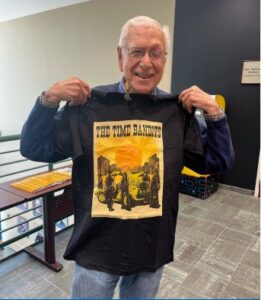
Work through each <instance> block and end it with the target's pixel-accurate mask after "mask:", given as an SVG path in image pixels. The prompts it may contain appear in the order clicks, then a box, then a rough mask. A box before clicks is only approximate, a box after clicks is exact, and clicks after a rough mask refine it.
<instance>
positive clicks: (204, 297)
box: [181, 267, 229, 299]
mask: <svg viewBox="0 0 261 300" xmlns="http://www.w3.org/2000/svg"><path fill="white" fill-rule="evenodd" d="M195 268H196V267H195ZM195 268H194V269H195ZM197 269H199V268H197ZM201 271H203V272H204V273H207V274H213V275H214V276H215V277H217V279H220V280H222V281H223V282H226V283H227V284H228V282H229V281H228V280H225V279H223V278H220V277H218V276H217V275H216V274H214V273H212V272H209V271H205V270H201ZM226 286H227V285H226ZM181 288H182V289H184V290H187V291H189V292H191V293H193V294H194V293H195V292H194V291H192V290H190V289H189V288H184V287H183V283H182V284H181ZM224 291H225V288H222V292H221V294H223V292H224ZM197 294H198V295H199V296H200V297H202V298H203V299H214V298H206V295H204V294H201V293H197ZM219 298H220V297H218V298H217V299H219Z"/></svg>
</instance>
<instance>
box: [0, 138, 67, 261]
mask: <svg viewBox="0 0 261 300" xmlns="http://www.w3.org/2000/svg"><path fill="white" fill-rule="evenodd" d="M19 140H20V135H9V136H3V137H0V170H1V173H0V180H1V182H4V181H9V180H10V177H15V179H19V178H21V177H23V176H25V175H26V174H25V173H27V174H28V172H31V174H32V173H35V172H34V171H37V170H39V169H44V168H45V169H44V170H43V171H45V170H46V171H51V170H53V169H54V165H55V164H53V163H34V162H32V161H30V160H28V159H26V158H23V157H22V156H21V154H20V149H19V145H17V143H15V145H13V144H12V142H18V141H19ZM11 144H12V145H11ZM13 155H15V158H11V159H10V158H9V157H8V156H13ZM66 161H69V159H67V160H64V161H60V162H58V163H62V162H66ZM27 162H28V164H27ZM21 164H27V166H26V167H25V166H24V165H23V166H21ZM34 164H37V165H36V166H35V165H34ZM19 165H20V167H19ZM10 167H11V168H12V169H15V171H12V170H11V171H10V170H9V171H8V169H10ZM13 167H14V168H13ZM6 170H7V171H6ZM40 200H41V199H40ZM33 201H35V200H33ZM33 201H30V202H28V203H27V206H26V209H25V210H21V209H19V205H18V206H14V207H12V208H9V209H7V210H4V211H2V212H0V250H3V249H4V248H5V247H6V246H8V245H10V244H13V243H15V242H17V241H19V240H21V239H23V238H25V237H29V236H30V235H32V234H34V233H37V232H38V233H39V232H40V231H41V230H42V229H43V225H42V213H38V214H34V211H35V210H37V209H38V210H39V211H41V210H42V204H41V201H40V202H39V203H40V205H33V204H32V203H33ZM14 211H15V212H14ZM7 212H8V213H7ZM32 213H33V214H32ZM25 214H28V215H29V216H27V217H21V216H23V215H25ZM15 218H16V220H15ZM18 218H22V219H23V221H18ZM37 219H38V220H39V219H40V220H39V221H37V224H36V226H33V227H32V226H29V223H30V222H32V221H35V220H37ZM19 226H20V228H21V226H25V227H26V228H27V229H26V230H25V231H24V232H23V231H21V232H19V230H18V228H19ZM30 227H31V228H30ZM15 229H16V232H15V234H9V235H10V236H9V237H8V239H5V240H3V235H4V234H5V233H7V232H11V231H12V230H15ZM36 240H37V239H35V240H34V241H33V242H32V244H35V243H37V242H39V241H40V240H41V239H38V240H37V241H36ZM22 250H23V249H21V250H18V251H16V253H18V252H20V251H22ZM1 252H2V251H1ZM16 253H13V254H11V255H8V257H9V256H12V255H14V254H16ZM4 259H6V257H1V255H0V261H1V260H4Z"/></svg>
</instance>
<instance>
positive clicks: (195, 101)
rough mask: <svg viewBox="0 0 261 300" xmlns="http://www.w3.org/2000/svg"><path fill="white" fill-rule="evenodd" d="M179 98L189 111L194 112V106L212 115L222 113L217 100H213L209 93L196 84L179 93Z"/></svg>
mask: <svg viewBox="0 0 261 300" xmlns="http://www.w3.org/2000/svg"><path fill="white" fill-rule="evenodd" d="M179 100H180V102H182V106H183V107H184V108H185V109H186V110H187V111H188V112H189V113H192V112H193V108H200V109H202V110H203V111H204V113H206V114H210V115H211V114H218V113H220V108H219V106H218V104H217V103H216V101H213V99H212V98H211V96H210V95H209V94H207V93H206V92H204V91H203V90H201V89H200V88H199V87H197V86H195V85H194V86H192V87H190V88H188V89H186V90H184V91H182V92H181V93H180V95H179Z"/></svg>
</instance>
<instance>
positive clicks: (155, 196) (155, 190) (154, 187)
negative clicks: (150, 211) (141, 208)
mask: <svg viewBox="0 0 261 300" xmlns="http://www.w3.org/2000/svg"><path fill="white" fill-rule="evenodd" d="M159 190H160V177H159V170H158V169H156V170H155V171H154V174H153V177H152V179H151V185H150V207H152V208H159V207H160V205H159Z"/></svg>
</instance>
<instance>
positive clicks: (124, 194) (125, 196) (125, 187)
mask: <svg viewBox="0 0 261 300" xmlns="http://www.w3.org/2000/svg"><path fill="white" fill-rule="evenodd" d="M120 188H121V208H123V209H126V210H129V211H130V210H131V198H130V194H129V181H128V175H127V173H126V172H123V174H122V180H121V185H120Z"/></svg>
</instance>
